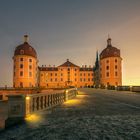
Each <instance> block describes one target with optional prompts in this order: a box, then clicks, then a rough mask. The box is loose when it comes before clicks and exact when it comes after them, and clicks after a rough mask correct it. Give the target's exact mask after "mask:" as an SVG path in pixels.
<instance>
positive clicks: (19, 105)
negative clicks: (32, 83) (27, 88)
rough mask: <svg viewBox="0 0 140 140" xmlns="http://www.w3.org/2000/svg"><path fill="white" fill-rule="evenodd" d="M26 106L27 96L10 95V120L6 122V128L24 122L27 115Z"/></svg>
mask: <svg viewBox="0 0 140 140" xmlns="http://www.w3.org/2000/svg"><path fill="white" fill-rule="evenodd" d="M25 104H26V96H25V95H8V119H7V120H6V127H8V126H11V125H14V124H16V123H18V122H21V121H23V120H24V118H25V115H26V107H25Z"/></svg>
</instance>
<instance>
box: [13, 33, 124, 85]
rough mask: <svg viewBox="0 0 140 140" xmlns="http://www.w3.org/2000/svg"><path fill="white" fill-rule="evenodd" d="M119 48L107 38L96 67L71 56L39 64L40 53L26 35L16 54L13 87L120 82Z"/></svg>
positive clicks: (16, 49)
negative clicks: (53, 63)
mask: <svg viewBox="0 0 140 140" xmlns="http://www.w3.org/2000/svg"><path fill="white" fill-rule="evenodd" d="M121 61H122V58H121V57H120V50H119V49H117V48H115V47H113V46H112V45H111V39H110V38H109V39H108V40H107V47H106V48H105V49H104V50H103V51H102V52H101V54H100V58H98V52H97V54H96V62H95V66H94V67H91V66H89V67H87V66H86V65H85V66H82V67H80V66H78V65H75V64H73V63H72V62H70V61H69V60H68V59H67V61H66V62H65V63H63V64H62V65H60V66H57V67H55V66H46V65H42V66H41V67H38V60H37V53H36V51H35V49H34V48H33V47H32V46H30V45H29V43H28V36H27V35H25V36H24V43H23V44H21V45H19V46H17V47H16V48H15V52H14V56H13V64H14V65H13V87H15V88H27V87H42V88H64V87H68V86H75V87H93V86H96V87H99V86H100V85H104V86H107V85H121V84H122V71H121V69H122V68H121Z"/></svg>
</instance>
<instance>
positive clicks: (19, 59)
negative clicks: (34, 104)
mask: <svg viewBox="0 0 140 140" xmlns="http://www.w3.org/2000/svg"><path fill="white" fill-rule="evenodd" d="M37 65H38V60H37V53H36V51H35V49H34V48H33V47H32V46H31V45H30V44H29V43H28V35H25V36H24V43H23V44H21V45H19V46H17V47H16V48H15V51H14V56H13V87H15V88H19V87H20V88H28V87H30V88H31V87H36V86H37Z"/></svg>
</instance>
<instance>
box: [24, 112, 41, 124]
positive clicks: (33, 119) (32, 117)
mask: <svg viewBox="0 0 140 140" xmlns="http://www.w3.org/2000/svg"><path fill="white" fill-rule="evenodd" d="M25 120H26V121H27V122H30V123H36V122H39V121H41V116H40V115H37V114H32V115H29V116H27V117H26V118H25Z"/></svg>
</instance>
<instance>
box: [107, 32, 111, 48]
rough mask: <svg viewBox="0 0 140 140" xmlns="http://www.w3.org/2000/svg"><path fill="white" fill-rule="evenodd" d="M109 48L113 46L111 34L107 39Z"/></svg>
mask: <svg viewBox="0 0 140 140" xmlns="http://www.w3.org/2000/svg"><path fill="white" fill-rule="evenodd" d="M107 46H111V38H110V36H109V34H108V39H107Z"/></svg>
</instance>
